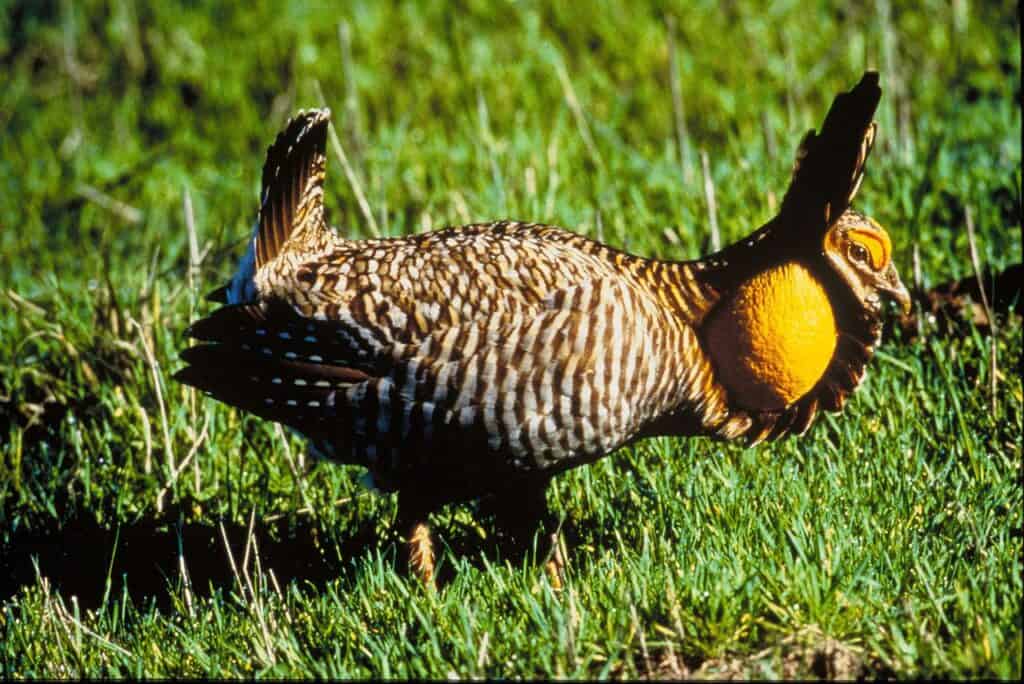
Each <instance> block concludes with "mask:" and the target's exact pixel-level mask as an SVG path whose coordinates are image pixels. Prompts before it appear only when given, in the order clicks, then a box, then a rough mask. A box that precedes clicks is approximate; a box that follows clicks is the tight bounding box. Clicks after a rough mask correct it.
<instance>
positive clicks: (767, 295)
mask: <svg viewBox="0 0 1024 684" xmlns="http://www.w3.org/2000/svg"><path fill="white" fill-rule="evenodd" d="M705 340H706V342H707V348H708V353H709V354H710V355H711V358H712V359H713V360H714V363H715V368H716V370H717V371H718V378H719V380H720V381H721V382H722V384H723V385H725V388H726V389H727V390H728V391H729V395H730V399H731V400H732V401H735V402H736V403H737V404H739V405H741V406H742V407H744V408H746V409H753V410H764V409H781V408H785V407H786V406H788V405H790V404H791V403H793V402H794V401H796V400H797V399H799V398H800V397H802V396H803V395H804V394H806V393H807V392H808V391H810V389H811V388H812V387H814V385H815V383H817V382H818V379H819V378H821V376H822V374H824V372H825V369H826V368H828V364H829V362H830V361H831V360H832V353H833V352H834V351H835V348H836V321H835V317H834V316H833V313H832V305H831V304H830V303H829V300H828V296H827V295H826V294H825V290H824V289H823V288H822V287H821V284H820V283H818V281H817V280H816V279H815V278H814V276H813V275H811V273H810V271H808V270H807V269H806V268H804V267H803V266H801V265H800V264H797V263H788V264H783V265H781V266H776V267H774V268H770V269H768V270H767V271H763V272H762V273H759V274H758V275H756V276H754V277H753V278H751V279H750V280H748V281H747V282H745V283H744V284H743V285H741V286H740V287H739V288H738V289H737V290H736V292H735V293H734V295H733V297H732V299H730V300H728V301H725V302H722V303H721V304H720V305H719V306H718V308H716V309H715V311H714V312H713V313H712V315H711V319H710V320H709V321H708V324H707V336H706V338H705Z"/></svg>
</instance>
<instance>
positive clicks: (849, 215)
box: [823, 209, 910, 314]
mask: <svg viewBox="0 0 1024 684" xmlns="http://www.w3.org/2000/svg"><path fill="white" fill-rule="evenodd" d="M823 250H824V253H825V258H826V259H827V260H828V262H829V263H830V264H831V265H832V267H833V268H834V269H835V270H836V271H837V272H838V273H839V276H840V277H841V278H842V279H843V280H844V281H845V282H846V284H847V285H848V286H849V287H850V290H851V292H852V293H853V295H854V297H855V298H856V299H857V301H858V302H859V303H860V304H861V305H862V306H863V307H864V309H865V310H866V311H870V312H872V313H875V314H877V313H880V312H881V308H882V297H888V298H890V299H893V300H895V301H896V302H898V303H899V305H900V307H902V309H903V311H904V312H905V313H909V312H910V293H909V292H907V288H906V287H905V286H904V285H903V281H901V280H900V274H899V273H898V272H897V271H896V265H895V264H894V263H893V261H892V242H891V241H890V240H889V234H888V233H886V232H885V228H882V226H880V225H879V224H878V222H877V221H875V220H874V219H872V218H870V217H868V216H865V215H864V214H861V213H858V212H856V211H853V210H852V209H848V210H847V211H846V212H844V213H843V215H842V216H840V217H839V220H838V221H836V222H835V224H834V225H833V226H832V227H831V228H829V230H828V232H827V233H826V234H825V240H824V245H823Z"/></svg>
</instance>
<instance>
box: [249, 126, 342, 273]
mask: <svg viewBox="0 0 1024 684" xmlns="http://www.w3.org/2000/svg"><path fill="white" fill-rule="evenodd" d="M330 119H331V110H329V109H314V110H311V111H308V112H300V113H299V115H298V116H296V117H295V118H293V119H292V120H291V121H289V122H288V126H287V127H286V128H285V130H284V131H282V132H281V133H280V134H279V135H278V136H277V140H275V141H274V144H273V145H271V146H270V147H269V148H267V160H266V162H265V163H264V165H263V183H262V191H261V197H260V200H261V206H260V216H259V227H258V232H257V235H256V268H257V270H258V269H260V268H261V267H263V266H264V265H265V264H266V263H268V262H269V261H271V260H273V258H274V257H275V256H277V254H278V253H279V252H280V251H281V249H282V247H283V246H284V244H285V243H286V242H287V241H288V240H291V239H297V238H298V237H299V235H300V234H301V233H303V232H305V231H321V230H324V229H325V223H324V216H323V182H324V173H325V167H326V163H327V156H326V148H327V125H328V123H329V122H330Z"/></svg>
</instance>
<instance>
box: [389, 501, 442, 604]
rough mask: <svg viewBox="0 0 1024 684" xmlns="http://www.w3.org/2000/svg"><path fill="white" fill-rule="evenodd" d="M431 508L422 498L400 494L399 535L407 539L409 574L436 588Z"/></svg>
mask: <svg viewBox="0 0 1024 684" xmlns="http://www.w3.org/2000/svg"><path fill="white" fill-rule="evenodd" d="M429 513H430V509H429V507H428V506H427V505H426V503H425V502H424V501H423V499H422V498H420V497H417V496H416V495H414V494H410V493H408V492H399V494H398V519H397V521H396V525H397V527H398V533H399V534H400V535H401V536H402V537H403V538H404V539H405V544H406V549H407V551H408V554H409V555H408V569H409V572H411V573H412V574H414V575H415V576H416V577H418V578H419V580H420V581H421V582H423V584H425V585H427V586H428V587H431V588H435V587H436V585H435V583H434V540H433V538H432V536H431V533H430V524H429V522H428V521H427V516H428V514H429Z"/></svg>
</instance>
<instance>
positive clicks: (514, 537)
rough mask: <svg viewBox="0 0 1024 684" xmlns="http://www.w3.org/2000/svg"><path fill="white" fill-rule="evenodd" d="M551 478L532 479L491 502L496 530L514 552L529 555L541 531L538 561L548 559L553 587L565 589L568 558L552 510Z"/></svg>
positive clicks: (546, 565)
mask: <svg viewBox="0 0 1024 684" xmlns="http://www.w3.org/2000/svg"><path fill="white" fill-rule="evenodd" d="M550 482H551V478H550V477H543V478H538V479H531V480H528V481H526V482H524V483H522V484H521V485H517V486H516V487H512V488H509V489H507V490H504V491H501V492H499V493H496V494H495V495H494V498H493V500H492V501H491V502H490V505H491V509H492V510H493V512H494V517H495V525H496V527H497V528H498V529H499V530H501V531H502V532H504V533H505V534H506V535H507V536H508V537H509V539H510V541H511V543H512V549H513V551H515V552H517V553H525V552H527V551H529V546H530V543H531V542H532V541H533V538H534V535H535V534H536V533H537V530H538V529H539V530H540V531H541V533H542V534H541V538H540V539H541V541H540V543H541V545H542V546H541V548H540V549H538V551H541V553H538V554H537V555H538V558H543V559H544V569H545V571H546V572H547V574H548V577H549V578H550V580H551V586H552V587H554V588H555V589H561V588H562V584H563V579H564V577H565V559H564V556H563V554H562V549H561V547H562V544H561V534H560V530H559V527H558V524H557V520H556V519H555V518H554V516H552V515H551V512H550V511H549V510H548V502H547V490H548V484H549V483H550Z"/></svg>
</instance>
